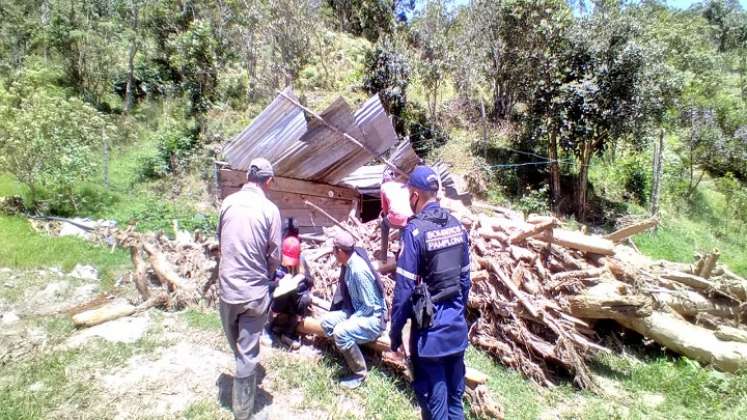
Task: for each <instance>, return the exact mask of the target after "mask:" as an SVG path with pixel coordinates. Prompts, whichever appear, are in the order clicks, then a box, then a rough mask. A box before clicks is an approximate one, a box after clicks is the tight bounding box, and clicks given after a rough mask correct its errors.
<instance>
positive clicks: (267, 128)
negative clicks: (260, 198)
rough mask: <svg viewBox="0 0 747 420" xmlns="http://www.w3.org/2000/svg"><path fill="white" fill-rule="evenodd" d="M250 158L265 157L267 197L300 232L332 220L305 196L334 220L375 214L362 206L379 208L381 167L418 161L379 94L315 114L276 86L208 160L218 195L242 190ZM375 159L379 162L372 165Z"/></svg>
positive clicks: (447, 181) (442, 168)
mask: <svg viewBox="0 0 747 420" xmlns="http://www.w3.org/2000/svg"><path fill="white" fill-rule="evenodd" d="M307 117H310V119H309V120H308V121H307ZM255 157H264V158H266V159H268V160H269V161H270V162H272V164H273V167H274V169H275V174H276V175H277V176H276V178H275V182H274V183H273V185H272V186H271V191H270V198H271V199H272V200H273V201H274V202H275V203H276V204H277V205H278V208H279V209H280V215H281V217H282V218H284V219H285V218H289V217H293V218H294V219H295V222H296V225H297V226H299V227H300V228H301V230H302V231H303V232H309V231H313V232H321V228H322V227H330V226H332V224H331V222H330V221H329V219H328V218H326V217H320V216H321V215H320V214H319V212H318V211H315V210H313V209H310V208H309V207H307V206H305V205H304V203H305V202H306V201H309V202H311V203H314V204H316V205H317V206H319V207H322V208H324V209H325V211H327V212H328V213H329V214H330V215H332V216H333V217H335V218H337V219H339V220H345V219H347V217H348V215H349V214H352V215H353V216H356V217H358V218H363V219H365V218H367V217H368V215H369V214H371V215H372V214H376V211H377V209H376V208H373V209H372V208H367V206H366V204H367V203H371V202H373V207H378V205H379V204H378V203H377V202H376V200H377V198H378V195H379V192H378V191H379V186H380V184H381V176H382V173H383V170H384V168H385V167H386V166H387V165H388V166H390V167H392V168H393V169H394V170H395V171H401V172H402V173H403V174H406V173H409V171H410V170H412V169H413V168H414V167H415V165H417V164H418V163H419V162H420V158H418V156H417V155H416V154H415V151H414V150H413V148H412V147H411V145H410V143H409V142H408V141H406V140H405V141H399V140H398V137H397V134H396V133H395V132H394V127H393V126H392V122H391V120H390V118H389V116H388V115H387V113H386V111H385V110H384V108H383V106H382V104H381V100H380V99H379V97H378V95H374V96H372V97H371V98H369V99H368V100H367V101H365V102H364V103H363V104H362V105H361V106H360V108H358V109H357V110H355V111H353V110H352V109H351V107H350V106H349V105H348V104H347V103H346V102H345V100H344V99H342V98H338V99H336V100H335V101H334V102H333V103H332V104H331V105H329V106H328V107H327V108H326V109H325V110H324V111H323V112H321V113H320V114H316V113H314V112H313V111H311V110H309V109H308V108H306V107H305V106H303V105H301V104H300V103H299V102H298V98H297V97H296V96H295V95H294V94H293V92H292V91H290V89H286V90H284V91H282V92H280V94H279V95H278V96H277V97H276V98H275V100H274V101H272V103H270V105H268V106H267V108H265V109H264V111H262V113H261V114H260V115H259V116H257V118H255V119H254V121H252V123H251V124H250V125H249V126H248V127H247V128H246V129H244V131H242V132H241V133H240V134H239V135H237V136H236V137H235V138H233V139H232V140H231V141H230V142H228V143H227V144H226V145H225V147H224V148H223V151H222V158H223V160H222V161H217V162H216V166H215V179H216V184H217V186H216V187H217V188H216V192H217V197H218V199H219V200H222V199H224V198H225V197H227V196H228V195H230V194H232V193H234V192H236V191H238V190H239V189H240V188H241V186H242V185H243V184H244V183H245V182H246V170H247V169H248V166H249V163H250V162H251V159H253V158H255ZM377 161H378V162H383V164H379V165H376V164H375V163H376V162H377ZM372 164H373V165H372ZM438 168H439V172H440V175H441V181H442V185H443V186H444V189H445V191H446V192H447V193H449V195H450V196H458V195H459V194H460V193H459V192H458V191H456V188H454V183H453V181H452V180H451V178H450V176H449V173H448V170H447V168H446V165H443V164H439V165H438Z"/></svg>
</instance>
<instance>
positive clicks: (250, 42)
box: [0, 0, 747, 273]
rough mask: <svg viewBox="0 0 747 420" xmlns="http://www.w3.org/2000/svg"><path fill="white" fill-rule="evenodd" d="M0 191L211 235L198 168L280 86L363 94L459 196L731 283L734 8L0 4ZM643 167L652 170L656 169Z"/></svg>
mask: <svg viewBox="0 0 747 420" xmlns="http://www.w3.org/2000/svg"><path fill="white" fill-rule="evenodd" d="M0 22H2V24H1V25H0V195H20V196H22V197H23V198H24V205H25V206H26V207H27V209H28V210H29V211H32V212H39V213H47V214H59V215H72V214H77V215H86V216H97V217H108V218H114V219H116V220H118V221H120V222H123V223H124V222H127V221H132V220H137V221H138V222H139V226H141V227H142V228H143V229H157V228H159V227H162V226H168V225H169V224H170V221H171V220H172V219H178V220H180V221H181V223H182V225H183V226H185V227H187V228H202V229H211V228H212V227H213V226H214V222H215V209H214V208H213V207H212V206H213V204H212V203H213V202H212V200H211V199H210V195H209V191H210V188H209V186H210V185H211V182H212V176H213V171H212V167H213V166H212V162H213V159H215V158H216V157H217V156H218V153H219V150H220V145H221V144H223V143H224V142H225V141H226V140H227V139H230V138H231V137H232V136H233V135H235V134H236V133H237V132H238V131H239V130H241V129H242V128H243V127H244V126H245V125H246V124H248V123H249V122H250V121H251V120H252V118H254V117H255V116H256V115H257V114H258V112H259V111H261V109H262V108H263V107H264V106H265V105H266V104H267V103H268V102H269V101H270V100H271V99H272V98H273V97H274V96H275V95H276V94H277V91H278V90H279V89H282V88H283V87H285V86H287V85H292V86H293V88H294V89H295V90H296V92H297V93H299V94H300V95H301V98H302V101H303V102H304V103H306V104H307V105H309V106H310V107H312V108H314V109H321V108H322V107H323V106H325V105H326V104H328V103H330V102H331V101H332V100H333V99H334V97H335V96H336V95H338V94H341V95H343V96H344V97H345V98H346V99H348V100H349V101H350V102H352V103H359V102H361V101H362V100H364V99H365V98H366V97H367V96H368V95H370V94H376V93H378V94H379V95H381V98H382V100H383V101H384V103H385V106H386V107H387V109H388V111H389V112H390V113H391V115H392V117H393V119H394V122H395V126H396V129H397V131H398V133H399V134H400V135H401V137H402V138H409V139H410V140H411V141H412V143H413V145H414V146H415V148H416V150H417V152H418V153H419V154H421V155H422V156H423V157H424V158H426V159H427V160H430V161H432V160H435V159H443V160H445V161H447V162H450V163H452V164H453V165H454V171H455V172H456V173H461V174H463V175H465V178H466V179H467V181H468V183H469V185H470V188H471V189H472V190H473V192H475V193H477V194H478V195H483V196H484V197H485V198H486V199H488V200H491V201H493V202H496V203H499V204H510V205H513V206H515V207H518V208H520V209H522V210H524V211H526V212H549V211H556V212H559V213H562V214H565V215H568V216H572V217H573V218H574V219H575V220H577V221H578V222H581V223H587V224H590V225H592V226H595V227H597V228H610V227H612V226H613V225H615V224H616V223H619V222H620V220H629V219H630V218H631V217H632V218H635V217H639V216H642V215H646V214H650V213H654V214H657V215H659V216H660V218H661V219H662V226H661V227H660V229H659V230H658V231H657V232H656V233H652V234H649V235H644V236H641V237H640V238H639V239H638V240H637V245H638V246H639V247H641V248H642V250H643V251H644V252H647V253H649V254H652V255H654V256H658V257H666V258H670V259H675V260H684V261H690V260H691V259H692V253H693V252H695V251H699V250H704V249H710V248H712V247H719V248H721V249H722V251H725V252H723V253H724V254H725V256H724V258H725V260H726V261H727V262H730V263H731V264H732V265H733V266H734V268H735V270H737V271H739V272H742V273H745V271H747V251H745V248H746V247H745V242H744V240H743V238H742V236H743V235H744V233H745V229H744V226H745V224H747V223H746V222H747V188H746V187H745V182H747V12H745V11H744V10H743V9H742V8H741V6H740V5H739V3H738V2H736V1H733V0H726V1H725V0H713V1H705V2H702V3H697V4H694V5H693V6H691V7H690V8H688V9H686V10H679V9H674V8H671V7H668V6H667V5H666V3H665V2H660V1H640V2H628V1H601V0H600V1H560V0H537V1H528V0H503V1H495V0H472V1H470V2H468V3H466V4H465V3H464V2H460V3H459V4H455V3H453V2H449V1H443V0H441V1H435V0H434V1H430V0H429V1H417V2H416V1H412V0H369V1H364V0H262V1H255V0H218V1H212V0H211V1H207V0H92V1H91V0H88V1H83V0H28V1H3V2H0ZM657 156H659V158H657Z"/></svg>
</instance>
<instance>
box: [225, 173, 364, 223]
mask: <svg viewBox="0 0 747 420" xmlns="http://www.w3.org/2000/svg"><path fill="white" fill-rule="evenodd" d="M245 182H246V172H245V171H239V170H235V169H229V168H220V169H218V196H219V199H221V200H222V199H224V198H226V197H227V196H228V195H230V194H233V193H234V192H236V191H238V190H239V189H241V186H242V185H244V183H245ZM268 197H269V198H270V199H271V200H272V201H273V202H274V203H275V204H276V205H277V206H278V209H280V216H281V217H282V218H283V219H285V218H288V217H293V218H294V219H295V222H296V224H297V226H299V227H321V226H332V225H333V223H332V222H331V221H330V220H329V219H328V218H326V217H324V216H323V215H322V214H321V213H319V212H318V211H316V210H314V209H311V208H309V207H307V206H306V205H304V202H305V201H309V202H311V203H314V204H316V205H317V206H319V207H321V208H322V209H324V211H326V212H327V213H329V214H330V215H331V216H332V217H334V218H336V219H337V220H340V221H342V220H345V219H347V217H348V214H350V212H351V211H352V210H353V209H355V210H354V211H355V214H356V215H359V214H360V196H359V195H358V193H357V192H356V191H354V190H352V189H348V188H342V187H336V186H333V185H327V184H319V183H315V182H310V181H302V180H298V179H292V178H283V177H275V178H274V182H273V183H272V185H271V187H270V192H269V194H268Z"/></svg>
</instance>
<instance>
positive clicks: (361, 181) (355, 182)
mask: <svg viewBox="0 0 747 420" xmlns="http://www.w3.org/2000/svg"><path fill="white" fill-rule="evenodd" d="M385 166H386V165H369V166H363V167H361V168H358V169H357V170H356V171H355V172H353V173H352V174H350V175H348V176H346V177H345V178H343V179H342V181H340V184H339V185H341V186H344V187H348V188H354V189H355V190H357V191H358V192H359V193H361V194H367V195H378V194H379V189H380V188H381V175H382V173H383V172H384V167H385ZM432 168H433V169H434V170H435V171H436V173H437V174H438V176H439V177H440V178H441V188H443V190H444V193H445V194H446V196H447V197H454V196H461V195H463V194H461V193H460V192H459V191H457V189H456V184H455V183H454V180H453V179H452V178H451V174H450V173H449V166H448V165H447V164H446V163H444V162H441V161H439V162H436V163H435V164H433V165H432Z"/></svg>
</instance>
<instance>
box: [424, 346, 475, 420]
mask: <svg viewBox="0 0 747 420" xmlns="http://www.w3.org/2000/svg"><path fill="white" fill-rule="evenodd" d="M411 360H412V366H413V371H414V372H413V373H414V376H415V379H414V380H413V382H412V387H413V390H414V391H415V396H416V397H417V399H418V404H419V405H420V413H421V415H422V417H423V420H462V419H464V407H463V406H462V396H463V395H464V373H465V367H464V352H459V353H456V354H452V355H450V356H445V357H435V358H432V357H419V356H416V355H413V356H412V358H411Z"/></svg>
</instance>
